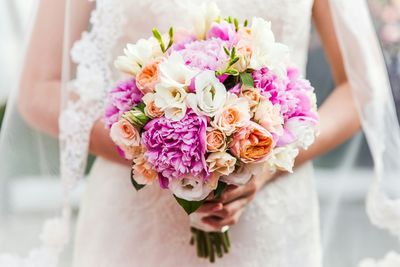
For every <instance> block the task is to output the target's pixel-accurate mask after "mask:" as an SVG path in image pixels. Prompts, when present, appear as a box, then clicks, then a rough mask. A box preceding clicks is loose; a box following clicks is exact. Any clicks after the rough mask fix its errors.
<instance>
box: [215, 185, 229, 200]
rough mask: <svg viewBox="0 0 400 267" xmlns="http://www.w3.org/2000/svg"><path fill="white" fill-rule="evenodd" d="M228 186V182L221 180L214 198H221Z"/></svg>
mask: <svg viewBox="0 0 400 267" xmlns="http://www.w3.org/2000/svg"><path fill="white" fill-rule="evenodd" d="M227 186H228V185H227V184H226V183H224V182H222V181H219V182H218V186H217V188H216V189H215V190H214V199H218V198H220V197H221V195H222V193H223V192H224V191H225V189H226V187H227Z"/></svg>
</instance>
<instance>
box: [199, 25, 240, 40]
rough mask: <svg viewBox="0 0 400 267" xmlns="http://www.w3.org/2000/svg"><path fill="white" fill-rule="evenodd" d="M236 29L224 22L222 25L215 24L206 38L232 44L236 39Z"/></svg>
mask: <svg viewBox="0 0 400 267" xmlns="http://www.w3.org/2000/svg"><path fill="white" fill-rule="evenodd" d="M235 33H236V32H235V29H234V27H233V25H232V24H231V23H228V22H227V21H225V20H223V21H222V22H221V23H217V22H213V23H212V24H211V28H210V30H209V31H208V33H207V36H206V38H207V39H211V38H219V39H221V40H224V41H228V42H231V41H232V40H233V39H234V37H235Z"/></svg>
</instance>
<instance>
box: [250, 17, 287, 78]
mask: <svg viewBox="0 0 400 267" xmlns="http://www.w3.org/2000/svg"><path fill="white" fill-rule="evenodd" d="M251 36H252V56H251V59H250V65H249V67H250V68H252V69H260V68H261V67H265V66H266V67H268V68H269V69H271V70H273V71H274V72H276V73H277V74H278V75H280V76H283V75H285V73H286V67H285V63H286V61H287V58H288V55H289V48H288V47H287V46H286V45H284V44H281V43H278V42H276V41H275V37H274V33H273V32H272V30H271V22H268V21H265V20H264V19H262V18H253V20H252V25H251Z"/></svg>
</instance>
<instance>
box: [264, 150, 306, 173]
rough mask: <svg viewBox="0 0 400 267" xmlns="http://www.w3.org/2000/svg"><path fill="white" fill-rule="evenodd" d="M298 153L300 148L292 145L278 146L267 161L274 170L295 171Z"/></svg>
mask: <svg viewBox="0 0 400 267" xmlns="http://www.w3.org/2000/svg"><path fill="white" fill-rule="evenodd" d="M298 154H299V150H298V149H297V148H295V147H293V146H291V145H288V146H284V147H276V148H274V150H273V151H272V153H271V155H270V157H269V159H268V161H267V162H268V164H269V165H270V168H271V169H272V170H274V169H279V170H283V171H288V172H293V166H294V160H295V159H296V157H297V155H298Z"/></svg>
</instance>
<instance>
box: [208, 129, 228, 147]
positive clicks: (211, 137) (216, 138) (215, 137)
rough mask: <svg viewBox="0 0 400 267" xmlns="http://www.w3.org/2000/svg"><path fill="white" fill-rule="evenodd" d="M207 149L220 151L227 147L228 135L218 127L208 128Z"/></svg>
mask: <svg viewBox="0 0 400 267" xmlns="http://www.w3.org/2000/svg"><path fill="white" fill-rule="evenodd" d="M206 142H207V151H208V152H218V151H224V150H225V149H226V136H225V134H224V133H223V132H221V131H220V130H218V129H213V128H211V129H208V130H207V135H206Z"/></svg>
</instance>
